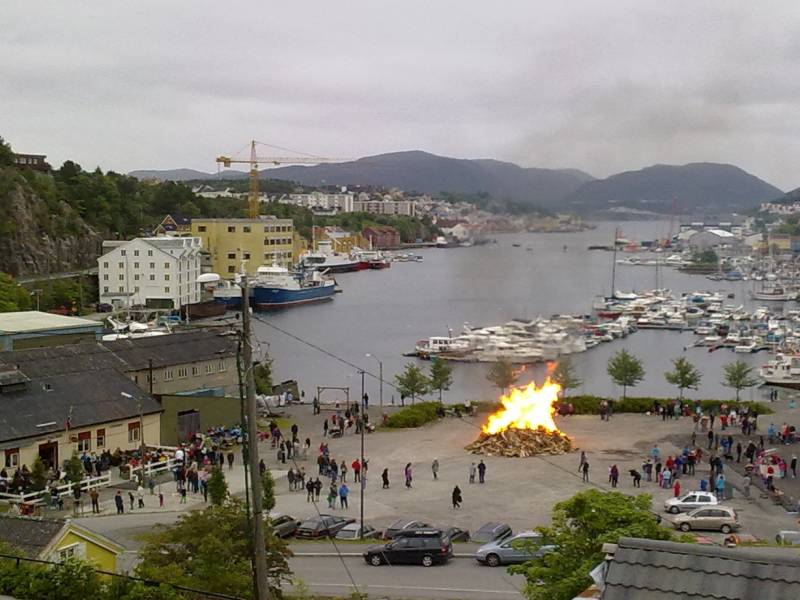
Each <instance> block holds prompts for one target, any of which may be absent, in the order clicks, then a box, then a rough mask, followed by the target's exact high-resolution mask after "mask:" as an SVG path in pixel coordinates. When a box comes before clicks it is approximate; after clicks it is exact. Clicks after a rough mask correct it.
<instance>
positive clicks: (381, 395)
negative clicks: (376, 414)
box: [361, 352, 383, 410]
mask: <svg viewBox="0 0 800 600" xmlns="http://www.w3.org/2000/svg"><path fill="white" fill-rule="evenodd" d="M366 357H367V358H374V359H375V360H377V361H378V378H379V380H380V386H381V387H380V390H381V391H380V404H381V410H383V361H381V359H379V358H378V357H377V356H374V355H372V354H370V353H369V352H367V354H366ZM362 387H363V386H362ZM361 397H362V398H363V397H364V390H361Z"/></svg>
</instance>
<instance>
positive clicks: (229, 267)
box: [228, 265, 236, 273]
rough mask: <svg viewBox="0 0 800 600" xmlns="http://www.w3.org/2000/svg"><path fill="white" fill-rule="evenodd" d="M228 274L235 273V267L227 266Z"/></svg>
mask: <svg viewBox="0 0 800 600" xmlns="http://www.w3.org/2000/svg"><path fill="white" fill-rule="evenodd" d="M228 273H236V267H234V266H233V265H228Z"/></svg>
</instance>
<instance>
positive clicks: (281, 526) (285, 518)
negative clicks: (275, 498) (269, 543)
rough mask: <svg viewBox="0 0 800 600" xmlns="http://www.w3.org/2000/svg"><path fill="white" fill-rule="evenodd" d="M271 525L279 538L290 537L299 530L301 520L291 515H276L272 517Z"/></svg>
mask: <svg viewBox="0 0 800 600" xmlns="http://www.w3.org/2000/svg"><path fill="white" fill-rule="evenodd" d="M270 525H272V530H273V531H274V532H275V535H276V536H278V537H279V538H288V537H291V536H293V535H294V534H295V533H296V532H297V528H298V527H300V521H298V520H297V519H295V518H294V517H290V516H289V515H275V516H274V517H272V518H271V519H270Z"/></svg>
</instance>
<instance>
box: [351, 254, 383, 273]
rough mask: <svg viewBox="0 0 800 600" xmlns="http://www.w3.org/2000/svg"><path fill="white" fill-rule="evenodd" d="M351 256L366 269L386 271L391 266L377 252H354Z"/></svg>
mask: <svg viewBox="0 0 800 600" xmlns="http://www.w3.org/2000/svg"><path fill="white" fill-rule="evenodd" d="M353 254H354V255H355V257H356V258H358V260H359V261H361V262H362V263H364V265H365V268H367V269H388V268H389V267H391V266H392V263H391V261H390V260H389V259H388V258H387V257H386V256H384V255H383V253H382V252H380V251H379V250H356V251H354V252H353Z"/></svg>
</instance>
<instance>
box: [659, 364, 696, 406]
mask: <svg viewBox="0 0 800 600" xmlns="http://www.w3.org/2000/svg"><path fill="white" fill-rule="evenodd" d="M702 377H703V374H702V373H700V371H698V370H697V368H696V367H695V366H694V365H693V364H692V363H690V362H689V361H688V360H686V358H685V357H683V356H681V357H680V358H673V359H672V371H667V372H666V373H664V378H665V379H666V380H667V383H671V384H672V385H674V386H675V387H677V388H678V389H679V390H680V394H681V400H683V390H687V389H688V390H696V389H697V387H698V386H699V385H700V379H702Z"/></svg>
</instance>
